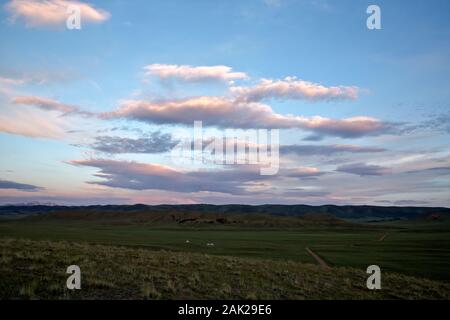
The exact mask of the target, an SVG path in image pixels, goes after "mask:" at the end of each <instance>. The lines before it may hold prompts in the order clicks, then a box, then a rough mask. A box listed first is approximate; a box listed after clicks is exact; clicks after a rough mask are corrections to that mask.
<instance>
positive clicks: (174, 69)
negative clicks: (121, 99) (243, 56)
mask: <svg viewBox="0 0 450 320" xmlns="http://www.w3.org/2000/svg"><path fill="white" fill-rule="evenodd" d="M144 70H145V71H146V74H147V75H151V76H156V77H159V78H161V79H169V78H174V79H178V80H183V81H193V82H195V81H206V80H219V81H225V82H229V81H233V80H236V79H245V78H247V74H246V73H244V72H232V69H231V68H230V67H227V66H199V67H194V66H189V65H176V64H151V65H148V66H146V67H145V68H144Z"/></svg>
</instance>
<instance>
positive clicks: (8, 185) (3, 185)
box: [0, 179, 41, 191]
mask: <svg viewBox="0 0 450 320" xmlns="http://www.w3.org/2000/svg"><path fill="white" fill-rule="evenodd" d="M0 189H15V190H21V191H38V190H41V188H40V187H37V186H33V185H31V184H24V183H18V182H13V181H7V180H1V179H0Z"/></svg>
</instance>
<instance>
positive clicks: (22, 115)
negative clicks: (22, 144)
mask: <svg viewBox="0 0 450 320" xmlns="http://www.w3.org/2000/svg"><path fill="white" fill-rule="evenodd" d="M68 126H69V124H68V123H67V122H66V121H65V120H64V119H63V118H61V117H57V116H55V115H50V116H49V115H48V113H47V112H43V111H41V110H33V112H23V111H22V112H19V111H18V110H17V109H16V110H10V112H8V114H5V115H3V114H0V132H5V133H9V134H15V135H21V136H26V137H32V138H48V139H60V138H62V137H64V136H65V132H66V130H67V127H68Z"/></svg>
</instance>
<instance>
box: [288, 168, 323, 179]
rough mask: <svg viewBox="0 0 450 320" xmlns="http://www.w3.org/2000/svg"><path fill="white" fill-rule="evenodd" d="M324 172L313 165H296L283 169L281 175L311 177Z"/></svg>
mask: <svg viewBox="0 0 450 320" xmlns="http://www.w3.org/2000/svg"><path fill="white" fill-rule="evenodd" d="M323 174H325V172H321V171H320V170H319V169H317V168H314V167H297V168H293V169H286V170H283V175H284V176H287V177H293V178H312V177H317V176H321V175H323Z"/></svg>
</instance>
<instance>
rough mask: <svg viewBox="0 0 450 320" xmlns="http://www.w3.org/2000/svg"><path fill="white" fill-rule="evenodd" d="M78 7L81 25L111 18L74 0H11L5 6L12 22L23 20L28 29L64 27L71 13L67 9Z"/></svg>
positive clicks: (102, 11)
mask: <svg viewBox="0 0 450 320" xmlns="http://www.w3.org/2000/svg"><path fill="white" fill-rule="evenodd" d="M70 6H77V7H78V8H80V12H81V23H82V24H84V23H101V22H104V21H106V20H108V19H109V18H110V16H111V15H110V13H109V12H107V11H105V10H102V9H96V8H94V6H92V5H90V4H88V3H84V2H80V1H72V0H11V1H10V2H8V3H7V4H6V5H5V8H6V10H7V11H8V12H9V13H10V14H11V21H13V22H15V21H16V20H18V19H21V20H23V21H24V22H25V25H26V26H27V27H42V26H64V25H65V23H66V20H67V18H68V17H69V16H70V13H67V9H68V8H69V7H70Z"/></svg>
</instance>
